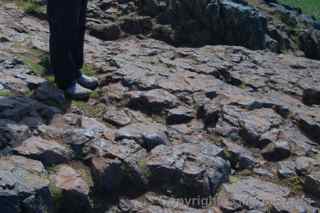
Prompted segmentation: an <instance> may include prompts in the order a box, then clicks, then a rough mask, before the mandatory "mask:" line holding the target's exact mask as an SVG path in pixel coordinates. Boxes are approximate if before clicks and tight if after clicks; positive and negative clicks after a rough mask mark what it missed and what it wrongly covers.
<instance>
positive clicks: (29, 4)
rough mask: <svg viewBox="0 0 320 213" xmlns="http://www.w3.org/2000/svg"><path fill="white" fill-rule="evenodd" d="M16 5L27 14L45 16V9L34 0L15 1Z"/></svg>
mask: <svg viewBox="0 0 320 213" xmlns="http://www.w3.org/2000/svg"><path fill="white" fill-rule="evenodd" d="M16 3H17V6H18V7H19V8H21V9H22V10H23V11H24V12H25V13H27V14H30V15H35V16H38V17H44V16H46V7H45V6H43V5H41V4H39V2H37V1H35V0H16Z"/></svg>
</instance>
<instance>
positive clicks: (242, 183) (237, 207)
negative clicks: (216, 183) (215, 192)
mask: <svg viewBox="0 0 320 213" xmlns="http://www.w3.org/2000/svg"><path fill="white" fill-rule="evenodd" d="M289 193H290V190H289V189H288V188H286V187H282V186H278V185H276V184H273V183H270V182H265V181H261V180H258V179H255V178H252V177H249V178H246V179H240V180H238V181H236V182H235V183H230V184H224V185H223V187H222V190H221V192H220V194H219V196H218V206H219V207H221V208H222V210H223V211H224V212H227V211H241V210H244V209H246V210H248V209H249V210H262V211H263V212H264V211H268V210H270V209H272V210H274V211H275V212H282V211H283V212H294V211H299V212H307V211H311V212H312V211H315V208H313V207H312V206H311V205H309V204H308V203H306V202H305V201H304V200H303V199H300V198H294V197H290V198H288V195H289Z"/></svg>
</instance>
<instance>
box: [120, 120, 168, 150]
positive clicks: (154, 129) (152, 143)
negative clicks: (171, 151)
mask: <svg viewBox="0 0 320 213" xmlns="http://www.w3.org/2000/svg"><path fill="white" fill-rule="evenodd" d="M121 139H133V140H135V141H136V142H137V143H139V144H140V145H141V146H142V147H144V148H145V149H147V150H152V149H153V148H155V147H156V146H158V145H169V144H170V141H169V139H168V137H167V129H166V127H165V126H162V125H160V124H157V123H150V124H143V123H133V124H130V125H128V126H126V127H123V128H120V129H119V130H118V131H117V133H116V140H121Z"/></svg>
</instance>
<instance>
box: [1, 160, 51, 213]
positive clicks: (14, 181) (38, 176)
mask: <svg viewBox="0 0 320 213" xmlns="http://www.w3.org/2000/svg"><path fill="white" fill-rule="evenodd" d="M0 207H1V212H3V213H21V212H23V211H26V212H35V213H47V212H51V213H52V212H53V211H52V210H53V208H52V207H53V206H52V198H51V195H50V192H49V180H48V179H47V177H46V172H45V169H44V167H43V165H42V164H41V163H40V162H39V161H34V160H30V159H26V158H23V157H19V156H10V157H9V158H4V157H2V158H1V160H0Z"/></svg>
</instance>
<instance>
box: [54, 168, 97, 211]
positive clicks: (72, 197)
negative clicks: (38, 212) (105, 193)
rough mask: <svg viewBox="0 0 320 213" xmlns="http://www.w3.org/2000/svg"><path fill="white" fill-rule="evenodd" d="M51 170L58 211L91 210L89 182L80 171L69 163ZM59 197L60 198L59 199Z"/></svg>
mask: <svg viewBox="0 0 320 213" xmlns="http://www.w3.org/2000/svg"><path fill="white" fill-rule="evenodd" d="M53 170H54V171H53V172H51V175H50V180H51V191H52V193H53V194H54V196H56V197H54V198H55V199H56V200H55V202H56V203H55V206H56V211H59V212H63V211H65V212H70V213H88V212H90V209H91V207H90V201H89V192H90V188H89V184H88V183H87V182H86V181H85V180H84V178H83V177H82V176H81V174H80V173H79V172H77V171H76V170H75V169H73V168H72V167H70V166H68V165H59V166H57V167H55V168H54V169H53ZM58 199H59V200H58Z"/></svg>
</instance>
